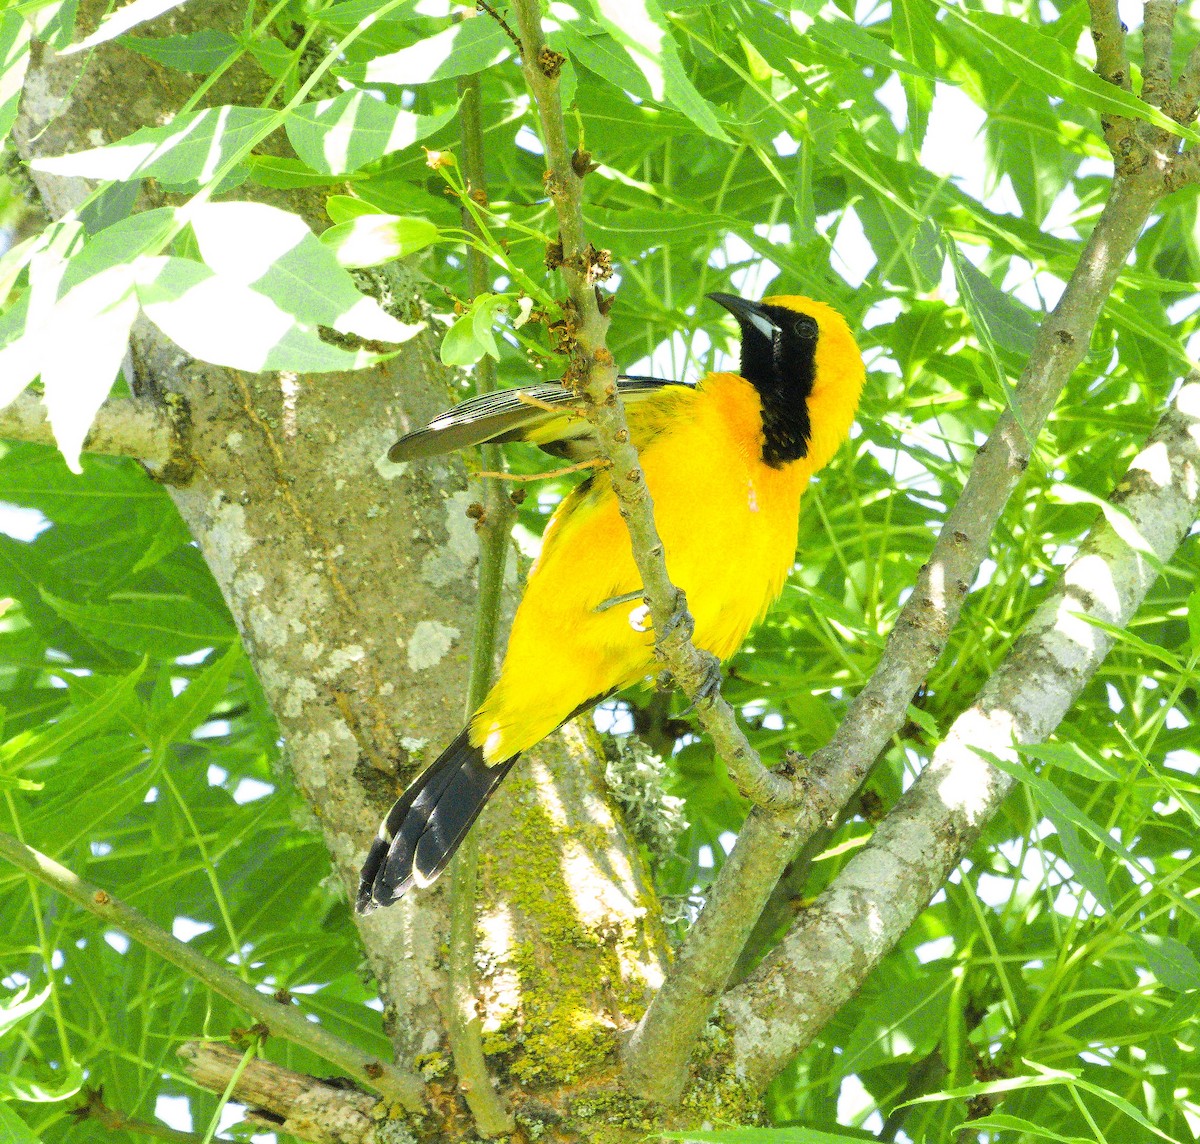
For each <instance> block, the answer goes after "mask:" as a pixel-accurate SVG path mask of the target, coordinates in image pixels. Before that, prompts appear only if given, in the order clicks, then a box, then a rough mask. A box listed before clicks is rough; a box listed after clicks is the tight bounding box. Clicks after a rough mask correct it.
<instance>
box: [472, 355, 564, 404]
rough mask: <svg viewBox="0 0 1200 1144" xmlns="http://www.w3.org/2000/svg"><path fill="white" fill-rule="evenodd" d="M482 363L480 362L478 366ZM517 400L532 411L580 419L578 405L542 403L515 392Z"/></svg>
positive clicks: (534, 398)
mask: <svg viewBox="0 0 1200 1144" xmlns="http://www.w3.org/2000/svg"><path fill="white" fill-rule="evenodd" d="M482 364H483V363H482V362H480V365H482ZM517 400H518V401H519V402H520V403H521V404H522V405H532V406H533V407H534V409H544V410H545V411H546V412H547V413H559V414H562V413H566V414H567V415H568V416H572V417H582V416H583V415H584V413H583V409H582V408H581V407H580V406H578V405H555V404H554V403H553V402H551V401H543V400H542V399H541V398H540V397H534V396H533V394H532V393H521V392H520V390H518V391H517Z"/></svg>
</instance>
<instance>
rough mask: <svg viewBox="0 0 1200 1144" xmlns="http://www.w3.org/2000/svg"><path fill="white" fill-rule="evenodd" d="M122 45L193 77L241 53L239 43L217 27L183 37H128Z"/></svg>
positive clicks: (213, 69) (205, 73) (207, 72)
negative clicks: (236, 53) (238, 52)
mask: <svg viewBox="0 0 1200 1144" xmlns="http://www.w3.org/2000/svg"><path fill="white" fill-rule="evenodd" d="M121 45H122V46H123V47H126V48H132V49H133V50H134V51H135V52H138V53H139V54H140V55H143V56H146V57H147V58H148V59H152V60H155V61H156V62H158V63H160V64H162V65H163V66H164V67H168V68H174V69H175V70H176V71H181V72H187V73H188V74H190V75H208V74H210V73H211V72H214V71H216V70H217V68H219V67H220V66H221V65H222V64H223V63H224V62H225V61H226V60H227V59H228V58H229V57H230V56H232V55H233V54H234V53H235V52H237V51H238V49H239V45H238V42H237V40H235V39H234V38H233V36H231V35H230V34H229V33H228V32H225V31H221V30H219V29H217V28H203V29H201V30H200V31H199V32H189V33H188V34H187V35H183V36H126V37H124V39H122V40H121Z"/></svg>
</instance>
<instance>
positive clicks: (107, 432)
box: [0, 390, 192, 484]
mask: <svg viewBox="0 0 1200 1144" xmlns="http://www.w3.org/2000/svg"><path fill="white" fill-rule="evenodd" d="M172 401H173V404H172ZM188 428H189V421H188V416H187V406H186V403H185V402H183V401H182V399H180V398H178V397H175V396H174V395H171V399H169V400H168V401H164V402H162V403H157V402H152V401H146V400H144V399H143V398H140V397H113V398H110V399H109V400H108V401H106V402H105V403H104V404H103V405H102V406H101V407H100V411H99V412H98V413H97V414H96V419H95V421H94V422H93V424H92V428H91V430H90V431H89V433H88V435H87V440H86V441H85V442H84V444H83V450H84V452H85V453H102V454H104V455H106V456H109V457H134V458H136V459H138V460H140V461H144V462H145V463H146V464H147V465H149V466H150V468H151V469H153V470H156V471H157V472H159V473H162V474H163V476H164V479H167V478H168V477H170V479H171V483H173V484H182V483H185V482H184V481H182V480H181V479H180V475H181V473H182V472H190V470H191V465H192V462H191V458H190V456H189V454H188V448H187V442H188V437H189V433H188ZM0 438H7V439H8V440H11V441H29V442H32V443H34V444H37V445H50V446H54V445H55V440H54V432H53V430H52V429H51V428H50V421H49V416H48V413H47V410H46V406H45V405H43V404H42V399H41V397H40V396H39V395H38V394H36V393H33V392H32V391H30V390H26V391H25V392H24V393H22V394H21V395H20V396H19V397H18V398H17V399H16V400H15V401H13V402H12V403H11V404H9V405H6V406H4V408H3V409H0ZM168 471H169V472H168Z"/></svg>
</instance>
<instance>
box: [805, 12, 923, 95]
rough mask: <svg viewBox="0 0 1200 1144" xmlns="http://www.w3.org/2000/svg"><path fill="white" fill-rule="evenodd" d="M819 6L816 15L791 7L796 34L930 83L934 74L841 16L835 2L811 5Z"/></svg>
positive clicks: (846, 17) (844, 16)
mask: <svg viewBox="0 0 1200 1144" xmlns="http://www.w3.org/2000/svg"><path fill="white" fill-rule="evenodd" d="M811 6H812V7H814V8H818V9H819V13H820V14H819V15H815V14H813V15H809V14H806V13H805V12H804V11H802V10H801V9H800V8H793V9H792V27H793V28H794V29H795V30H796V31H797V32H798V33H799V34H800V35H802V36H803V35H808V36H811V37H812V38H813V39H814V40H815V41H816V42H817V43H819V44H821V45H823V46H824V47H827V48H832V49H833V50H834V51H835V52H836V51H844V52H849V53H850V54H851V55H855V56H858V57H859V58H860V59H864V60H866V61H867V62H868V63H872V64H876V65H877V66H879V67H885V68H890V69H891V70H892V71H896V72H900V73H901V74H902V75H909V76H916V77H918V78H920V79H925V80H929V81H930V82H933V81H934V79H935V76H933V75H932V74H930V72H928V71H926V70H925V69H924V68H923V67H919V66H917V65H915V64H913V63H909V61H908V60H907V59H906V58H905V57H904V56H902V55H901V54H900V53H898V52H895V51H892V49H891V48H889V47H888V46H887V45H886V44H884V43H883V42H882V41H880V40H877V39H876V38H875V37H874V36H872V35H871V33H870V32H868V31H867V30H866V29H865V28H860V27H859V26H858V25H857V24H856V23H855V22H854V21H853V20H851V19H850V18H849V17H848V16H846V15H844V14H843V13H842V12H841V11H840V10H839V9H838V8H837V6H836V5H835V4H833V3H827V4H824V5H817V4H813V5H811Z"/></svg>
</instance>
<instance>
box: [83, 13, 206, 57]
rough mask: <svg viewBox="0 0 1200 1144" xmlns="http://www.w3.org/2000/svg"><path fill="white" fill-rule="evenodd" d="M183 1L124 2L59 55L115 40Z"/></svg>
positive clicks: (84, 49)
mask: <svg viewBox="0 0 1200 1144" xmlns="http://www.w3.org/2000/svg"><path fill="white" fill-rule="evenodd" d="M184 2H185V0H131V3H129V4H126V5H125V7H124V8H118V9H117V10H116V11H115V12H110V13H109V14H108V15H107V16H105V17H104V18H103V19H102V20H101V21H100V27H98V28H97V29H96V30H95V31H94V32H93V33H92V34H91V35H90V36H88V37H87V38H86V39H82V40H80V41H79V43H77V44H72V45H71V46H70V47H69V48H64V49H63V50H62V51H61V52H59V55H63V56H70V55H74V54H75V53H76V52H82V51H86V50H87V49H88V48H94V47H96V45H97V44H105V43H107V42H108V41H109V40H115V39H116V38H117V37H118V36H123V35H124V34H125V33H126V32H128V31H129V29H130V28H135V27H137V25H138V24H144V23H145V22H146V21H147V20H154V19H157V18H158V17H159V16H161V15H163V14H164V13H166V12H170V11H171V9H172V8H178V7H179V6H180V5H181V4H183V3H184Z"/></svg>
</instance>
